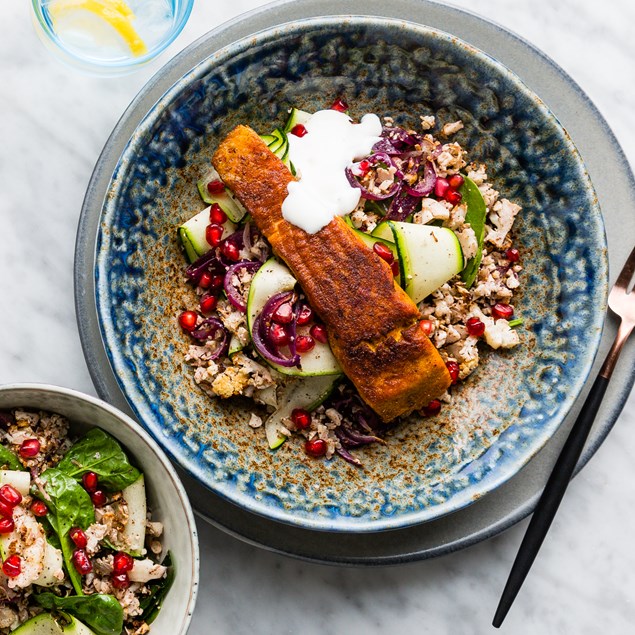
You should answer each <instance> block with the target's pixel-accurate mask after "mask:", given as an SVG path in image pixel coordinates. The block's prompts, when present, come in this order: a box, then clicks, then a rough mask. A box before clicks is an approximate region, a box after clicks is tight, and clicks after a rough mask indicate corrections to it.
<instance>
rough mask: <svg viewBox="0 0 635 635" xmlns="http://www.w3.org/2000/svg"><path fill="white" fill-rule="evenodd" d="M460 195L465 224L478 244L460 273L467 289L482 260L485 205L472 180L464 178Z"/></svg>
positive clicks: (472, 281)
mask: <svg viewBox="0 0 635 635" xmlns="http://www.w3.org/2000/svg"><path fill="white" fill-rule="evenodd" d="M461 194H462V195H463V202H464V203H465V204H466V205H467V212H466V214H465V222H466V223H469V224H470V226H471V227H472V229H473V230H474V234H476V241H477V242H478V250H477V252H476V255H475V256H473V257H472V258H470V259H469V260H468V261H467V264H466V265H465V267H464V269H463V271H462V272H461V279H462V280H463V282H464V283H465V286H466V287H467V288H468V289H469V288H470V287H471V286H472V285H473V284H474V280H476V276H477V275H478V268H479V267H480V265H481V259H482V258H483V239H484V238H485V218H486V217H487V205H485V200H484V199H483V195H482V194H481V191H480V190H479V189H478V185H476V183H474V181H472V179H469V178H467V177H465V180H464V181H463V185H462V186H461Z"/></svg>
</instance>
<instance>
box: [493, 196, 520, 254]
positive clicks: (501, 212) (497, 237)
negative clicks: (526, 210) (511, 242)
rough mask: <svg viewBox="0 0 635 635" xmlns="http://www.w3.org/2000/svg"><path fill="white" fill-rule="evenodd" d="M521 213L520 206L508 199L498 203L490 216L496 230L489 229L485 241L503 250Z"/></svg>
mask: <svg viewBox="0 0 635 635" xmlns="http://www.w3.org/2000/svg"><path fill="white" fill-rule="evenodd" d="M519 211H520V206H519V205H516V203H512V202H511V201H508V200H507V199H506V198H504V199H502V200H500V201H497V202H496V203H495V204H494V207H493V208H492V212H491V213H490V215H489V221H490V222H491V223H492V224H493V225H494V229H492V228H489V231H488V233H487V236H485V240H486V241H487V242H490V243H492V244H493V245H496V247H499V248H501V249H502V248H503V247H504V246H505V239H506V238H507V234H509V231H510V230H511V228H512V225H513V224H514V219H515V218H516V214H518V212H519Z"/></svg>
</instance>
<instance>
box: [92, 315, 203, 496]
mask: <svg viewBox="0 0 635 635" xmlns="http://www.w3.org/2000/svg"><path fill="white" fill-rule="evenodd" d="M194 315H196V313H195V314H194ZM82 483H83V485H84V489H85V490H86V491H87V492H94V491H95V490H96V489H97V486H98V485H99V477H98V476H97V474H95V472H86V474H84V476H82Z"/></svg>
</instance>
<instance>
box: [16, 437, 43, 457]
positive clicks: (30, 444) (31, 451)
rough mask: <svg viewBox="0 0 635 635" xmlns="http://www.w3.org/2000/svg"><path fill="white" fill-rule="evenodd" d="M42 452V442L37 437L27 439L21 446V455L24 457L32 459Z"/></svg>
mask: <svg viewBox="0 0 635 635" xmlns="http://www.w3.org/2000/svg"><path fill="white" fill-rule="evenodd" d="M39 453H40V442H39V441H38V440H37V439H25V440H24V441H22V445H21V446H20V456H21V457H22V458H23V459H32V458H33V457H34V456H37V455H38V454H39Z"/></svg>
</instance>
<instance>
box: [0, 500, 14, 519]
mask: <svg viewBox="0 0 635 635" xmlns="http://www.w3.org/2000/svg"><path fill="white" fill-rule="evenodd" d="M0 516H2V517H3V518H13V507H11V505H7V504H6V503H5V502H4V501H0Z"/></svg>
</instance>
